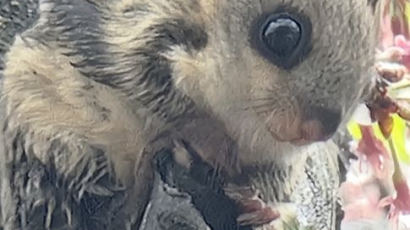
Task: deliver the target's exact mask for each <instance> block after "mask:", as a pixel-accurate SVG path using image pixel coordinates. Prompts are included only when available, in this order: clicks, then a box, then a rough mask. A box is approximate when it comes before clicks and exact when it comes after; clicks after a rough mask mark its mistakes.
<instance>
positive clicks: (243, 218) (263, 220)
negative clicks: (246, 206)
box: [237, 206, 280, 226]
mask: <svg viewBox="0 0 410 230" xmlns="http://www.w3.org/2000/svg"><path fill="white" fill-rule="evenodd" d="M279 216H280V214H279V212H277V211H276V210H274V209H273V208H272V207H269V206H267V207H265V208H261V209H259V210H256V211H254V212H250V213H244V214H242V215H240V216H239V217H238V218H237V221H238V223H239V224H240V225H242V226H247V225H252V226H259V225H264V224H269V223H270V222H272V221H274V220H276V219H277V218H279Z"/></svg>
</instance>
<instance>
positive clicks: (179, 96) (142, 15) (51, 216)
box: [0, 0, 374, 229]
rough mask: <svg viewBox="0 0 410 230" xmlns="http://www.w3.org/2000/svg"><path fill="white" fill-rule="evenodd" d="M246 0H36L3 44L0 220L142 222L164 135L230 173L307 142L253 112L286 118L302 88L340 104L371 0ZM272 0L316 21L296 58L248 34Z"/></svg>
mask: <svg viewBox="0 0 410 230" xmlns="http://www.w3.org/2000/svg"><path fill="white" fill-rule="evenodd" d="M249 2H250V1H248V0H240V1H238V0H225V1H219V0H192V1H189V2H187V0H174V1H166V0H134V1H133V0H122V1H110V0H105V1H93V0H88V1H86V0H66V1H65V0H59V1H57V0H56V1H47V0H45V1H42V3H41V8H40V11H41V17H40V19H39V22H38V23H37V24H36V25H35V27H34V28H32V29H30V30H29V31H27V32H25V33H24V34H22V35H21V36H19V37H17V38H16V41H15V42H14V45H13V46H12V47H11V49H10V52H9V53H8V54H7V56H6V68H5V71H4V76H5V78H4V85H3V91H2V103H3V104H2V106H3V108H2V111H3V112H4V115H5V121H4V122H3V127H2V130H3V132H2V137H1V138H2V142H3V143H4V145H3V147H4V148H3V151H2V154H1V157H2V159H0V160H1V162H2V164H4V165H3V166H2V167H1V170H2V172H1V174H2V177H3V179H4V180H2V189H1V192H2V197H3V199H2V200H4V201H5V202H3V203H2V207H1V208H2V213H3V222H4V223H5V229H51V228H52V229H77V228H79V226H83V227H82V228H84V229H136V228H137V226H138V225H139V222H140V218H141V215H142V212H143V209H144V207H145V205H146V202H147V200H148V196H149V194H150V189H151V184H150V182H149V181H151V179H152V169H151V164H150V163H149V162H150V161H151V158H152V153H153V152H155V151H157V150H159V149H160V148H161V147H164V146H172V145H173V142H174V141H175V140H179V139H184V140H187V141H188V142H190V144H192V146H193V147H194V148H195V149H196V150H197V151H198V154H199V155H200V156H201V157H202V158H203V159H204V160H205V161H207V162H209V163H211V164H212V165H214V166H215V167H216V168H218V169H221V170H222V171H223V172H226V174H227V175H229V176H232V177H235V176H237V175H238V174H240V173H241V172H244V170H245V169H246V168H247V167H250V168H252V167H254V166H257V167H256V168H259V166H261V164H262V163H265V162H267V164H268V165H269V164H270V163H272V162H273V163H272V164H271V165H270V167H272V165H273V166H275V167H280V168H282V167H283V166H286V165H288V164H289V163H292V162H294V161H295V158H294V157H292V156H294V155H295V153H299V152H302V151H305V150H306V148H304V147H295V146H293V145H290V144H288V143H282V142H278V141H276V140H275V139H274V138H273V137H272V136H271V135H270V134H269V133H268V131H267V129H266V127H265V123H264V121H263V120H264V119H260V117H259V116H258V115H256V114H257V113H261V114H265V115H266V113H267V112H269V111H270V112H269V113H270V114H269V113H268V115H266V117H265V118H266V119H267V120H269V119H273V120H274V121H277V123H278V124H281V122H280V121H281V119H283V117H285V118H286V119H290V120H289V121H286V122H284V123H285V124H290V123H292V122H293V120H295V119H296V117H298V116H299V115H300V114H299V113H300V110H301V109H300V108H299V109H298V108H296V107H295V104H296V101H302V103H303V104H304V106H316V105H318V104H320V105H322V104H324V105H326V106H330V107H332V106H336V107H338V109H341V110H342V111H343V113H345V114H348V113H349V111H350V110H351V105H352V104H355V103H357V102H358V100H359V96H360V95H361V94H362V90H363V89H364V88H365V87H366V86H367V84H368V82H366V80H365V77H364V76H365V75H366V74H367V72H368V69H369V68H370V66H371V65H372V60H373V59H372V54H373V46H372V45H373V42H374V40H373V39H372V34H373V32H372V29H371V28H372V23H373V18H372V12H371V9H370V7H369V6H368V5H367V2H366V1H363V2H361V1H336V3H335V2H334V1H304V0H284V1H264V0H262V1H259V2H258V3H255V4H250V3H249ZM279 2H281V3H282V4H283V5H287V6H289V7H291V8H292V7H296V8H298V9H301V11H304V10H306V12H308V14H309V16H310V17H312V18H311V20H312V21H313V22H315V23H317V24H315V25H314V28H316V29H317V30H320V31H316V32H315V33H314V37H313V40H312V41H313V42H314V44H313V51H312V55H310V56H309V57H308V58H307V59H306V60H305V61H304V62H302V64H301V65H299V66H297V68H295V69H293V70H291V71H290V72H284V71H282V70H280V69H279V68H277V67H275V66H274V65H272V63H270V62H268V61H267V60H265V59H264V58H263V57H261V56H260V55H259V54H257V53H255V51H254V50H253V49H252V48H251V46H250V44H249V40H248V38H247V35H248V34H247V29H248V28H249V27H250V26H251V23H252V22H253V21H254V19H255V17H256V16H257V15H259V14H261V13H263V10H262V9H274V8H275V7H276V5H277V4H278V3H279ZM319 2H322V3H319ZM312 9H317V10H312ZM323 9H325V10H323ZM340 9H345V11H342V12H340ZM347 9H348V10H347ZM351 9H358V10H353V11H352V10H351ZM324 18H325V19H328V20H323V19H324ZM323 23H325V24H323ZM340 23H342V24H341V25H342V26H341V28H334V27H332V26H335V25H337V24H340ZM348 23H353V24H348ZM239 25H240V26H239ZM347 32H349V33H350V34H351V35H349V38H348V37H347V35H345V34H346V33H347ZM334 39H337V41H338V46H337V47H336V46H334V45H332V44H333V40H334ZM317 44H323V46H326V45H327V46H326V47H325V48H323V47H321V46H318V45H317ZM352 47H355V48H352ZM243 57H245V58H243ZM312 63H320V66H317V68H312V67H311V66H312ZM306 75H308V76H309V77H307V76H306ZM250 76H251V77H250ZM366 77H367V76H366ZM312 81H313V82H314V83H313V84H310V83H309V82H312ZM362 81H363V82H362ZM267 86H268V87H267ZM346 87H350V88H352V91H354V92H356V93H355V94H345V93H343V92H345V91H344V90H345V88H346ZM244 92H249V94H248V93H244ZM272 93H274V97H273V96H272ZM293 95H294V96H293ZM267 97H268V98H270V100H271V103H270V104H267V105H263V106H262V111H259V112H258V111H257V113H255V111H254V110H256V107H257V106H258V105H257V104H255V103H256V102H257V99H258V98H259V99H263V98H267ZM301 98H303V99H301ZM259 108H261V107H259ZM283 108H286V109H285V110H281V109H283ZM283 112H284V114H281V113H283ZM265 115H263V116H265ZM284 115H285V116H284ZM346 116H347V115H346ZM282 121H283V120H282ZM270 123H272V122H270ZM283 128H286V127H279V128H278V130H282V129H283ZM301 159H303V157H302V158H301ZM298 162H299V163H300V164H301V165H303V161H298ZM260 168H261V169H263V167H262V166H261V167H260ZM283 168H286V167H283ZM245 171H246V170H245ZM35 220H37V221H35ZM41 220H43V222H42V221H41ZM31 223H44V226H33V225H31ZM84 226H86V227H84ZM82 228H81V229H82Z"/></svg>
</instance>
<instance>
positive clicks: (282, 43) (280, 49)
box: [262, 17, 302, 57]
mask: <svg viewBox="0 0 410 230" xmlns="http://www.w3.org/2000/svg"><path fill="white" fill-rule="evenodd" d="M301 37H302V28H300V25H299V24H298V23H297V22H296V21H295V20H293V19H292V18H289V17H279V18H274V19H272V20H270V21H269V22H268V23H267V25H266V26H265V28H263V32H262V40H263V42H264V43H265V45H266V46H267V48H269V49H270V50H271V51H272V52H274V53H275V54H276V55H278V56H279V57H286V56H288V55H289V54H291V53H292V52H293V51H295V49H296V48H297V47H298V45H299V42H300V38H301Z"/></svg>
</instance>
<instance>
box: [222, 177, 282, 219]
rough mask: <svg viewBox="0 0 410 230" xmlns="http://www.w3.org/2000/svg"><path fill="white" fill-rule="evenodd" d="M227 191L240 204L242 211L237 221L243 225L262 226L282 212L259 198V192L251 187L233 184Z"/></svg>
mask: <svg viewBox="0 0 410 230" xmlns="http://www.w3.org/2000/svg"><path fill="white" fill-rule="evenodd" d="M225 193H226V194H227V195H228V196H229V197H230V198H231V199H233V200H234V201H236V203H237V205H238V206H239V209H240V212H241V213H242V214H241V215H239V217H238V218H237V221H238V223H239V224H240V225H242V226H260V225H265V224H269V223H270V222H272V221H274V220H276V219H278V218H279V216H280V214H279V212H278V211H276V210H275V208H274V207H273V206H270V205H267V204H266V203H265V202H264V201H263V200H261V199H260V198H259V192H258V191H257V190H254V189H252V188H251V187H240V186H235V185H233V186H232V185H231V186H229V187H227V188H226V189H225Z"/></svg>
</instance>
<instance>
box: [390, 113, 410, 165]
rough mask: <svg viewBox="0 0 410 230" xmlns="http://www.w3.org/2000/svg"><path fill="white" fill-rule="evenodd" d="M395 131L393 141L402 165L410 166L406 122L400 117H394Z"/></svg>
mask: <svg viewBox="0 0 410 230" xmlns="http://www.w3.org/2000/svg"><path fill="white" fill-rule="evenodd" d="M393 122H394V125H393V131H392V134H391V135H392V136H391V140H392V141H393V146H394V148H395V150H396V152H397V157H398V159H399V161H400V162H401V163H405V164H408V165H410V154H409V152H408V150H407V148H406V121H404V120H403V119H401V118H400V117H399V116H397V115H394V116H393Z"/></svg>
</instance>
